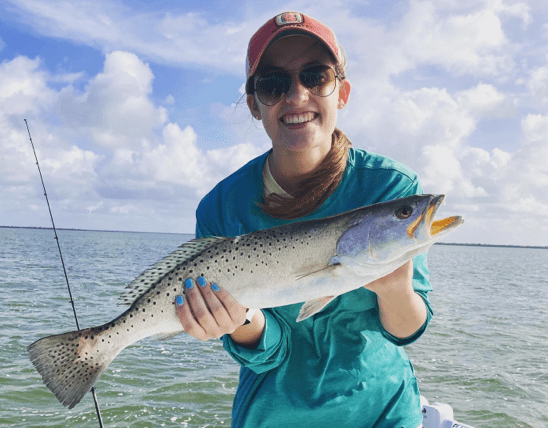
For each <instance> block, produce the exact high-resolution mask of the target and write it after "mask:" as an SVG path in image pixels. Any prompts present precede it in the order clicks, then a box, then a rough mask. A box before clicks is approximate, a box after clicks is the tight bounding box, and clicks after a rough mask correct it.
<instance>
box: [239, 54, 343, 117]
mask: <svg viewBox="0 0 548 428" xmlns="http://www.w3.org/2000/svg"><path fill="white" fill-rule="evenodd" d="M313 67H325V68H328V69H330V70H331V71H332V72H333V76H334V79H333V82H336V81H337V79H339V80H342V79H341V75H340V74H337V73H336V71H335V70H334V69H333V67H331V66H330V65H327V64H313V65H310V66H308V67H306V68H304V69H302V70H301V69H299V70H285V69H283V68H280V69H279V70H273V71H271V72H268V73H266V74H269V73H276V72H283V73H286V74H287V75H288V76H289V77H290V79H291V80H290V86H289V88H288V91H289V89H291V85H293V74H295V72H297V71H298V73H297V76H298V79H299V81H300V82H301V84H302V85H303V86H304V87H305V88H306V89H307V91H308V92H309V93H310V94H312V95H314V96H317V97H322V98H325V97H328V96H330V95H331V94H333V92H335V88H336V87H337V84H336V83H335V84H334V85H333V90H332V91H331V92H330V93H329V94H326V95H321V94H315V93H314V92H312V89H314V88H318V87H320V86H321V85H318V86H312V87H311V88H309V87H307V86H306V85H305V84H304V83H303V81H302V79H301V73H302V72H304V71H306V70H308V69H310V68H313ZM262 77H263V76H260V77H259V78H258V79H257V82H259V80H260V79H261V78H262ZM257 82H255V81H254V79H250V82H249V83H251V85H250V89H251V90H250V91H248V93H250V94H254V93H256V94H257V98H258V99H259V101H260V102H261V104H263V105H265V106H269V107H272V106H275V105H276V104H278V103H279V102H280V101H282V100H283V99H284V98H285V96H286V94H287V92H285V91H284V92H282V94H281V95H280V99H279V100H278V101H276V102H275V103H273V104H267V103H265V102H264V101H263V100H262V99H261V96H260V95H259V92H257ZM329 83H331V82H329Z"/></svg>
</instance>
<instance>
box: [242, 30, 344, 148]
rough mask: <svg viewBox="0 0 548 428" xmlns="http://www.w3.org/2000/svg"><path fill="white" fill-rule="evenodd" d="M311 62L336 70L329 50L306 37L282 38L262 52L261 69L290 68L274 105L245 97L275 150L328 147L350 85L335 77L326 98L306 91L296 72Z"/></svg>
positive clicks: (254, 96) (311, 63) (249, 96)
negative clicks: (285, 90) (288, 78)
mask: <svg viewBox="0 0 548 428" xmlns="http://www.w3.org/2000/svg"><path fill="white" fill-rule="evenodd" d="M314 64H325V65H329V66H331V67H332V68H333V69H335V64H334V63H333V60H332V57H331V55H330V54H329V53H328V51H327V50H326V49H325V48H324V47H323V46H322V45H321V44H320V43H318V42H317V41H316V40H315V39H312V38H310V37H306V36H291V37H287V38H284V39H281V40H279V41H277V42H276V43H274V44H273V45H272V46H270V47H269V48H268V49H267V50H266V51H265V53H264V54H263V57H262V59H261V65H260V68H259V69H260V70H264V69H265V68H266V69H268V67H276V68H282V69H284V70H286V71H289V72H290V74H291V78H292V79H291V87H290V88H289V92H288V93H287V94H286V95H285V97H284V98H283V99H282V100H281V101H280V102H278V103H277V104H275V105H273V106H267V105H264V104H262V103H261V102H260V101H259V99H258V98H257V95H256V94H254V95H248V98H247V103H248V105H249V108H250V110H251V112H252V114H253V115H254V116H255V117H256V118H258V119H261V120H262V122H263V126H264V128H265V131H266V133H267V134H268V136H269V137H270V139H271V140H272V145H273V147H274V150H275V151H276V150H277V151H284V152H302V151H307V150H312V149H319V150H321V151H322V152H324V154H326V153H327V152H328V151H329V150H330V149H331V135H332V133H333V131H334V129H335V125H336V122H337V109H338V108H342V107H344V105H345V104H346V102H347V100H348V94H349V92H350V84H349V83H348V81H343V82H342V84H341V82H340V81H339V80H338V79H337V81H336V84H337V86H336V88H335V90H334V91H333V93H332V94H331V95H329V96H327V97H320V96H317V95H313V94H311V93H309V92H308V90H307V89H306V88H305V87H304V86H303V85H302V83H301V82H300V80H299V78H298V72H299V71H301V70H302V69H304V68H306V66H309V65H314ZM257 74H258V73H257ZM258 77H259V76H256V77H255V79H257V78H258Z"/></svg>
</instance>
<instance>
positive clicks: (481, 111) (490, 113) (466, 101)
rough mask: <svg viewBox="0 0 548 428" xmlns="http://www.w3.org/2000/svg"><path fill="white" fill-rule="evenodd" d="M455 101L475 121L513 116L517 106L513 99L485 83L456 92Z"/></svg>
mask: <svg viewBox="0 0 548 428" xmlns="http://www.w3.org/2000/svg"><path fill="white" fill-rule="evenodd" d="M456 100H457V102H458V103H459V104H460V105H461V106H462V107H463V108H465V109H466V110H468V111H469V112H470V114H471V115H473V116H474V117H475V118H476V119H483V118H485V117H489V118H500V117H511V116H514V115H515V114H516V107H517V104H518V102H517V100H516V99H514V98H513V97H508V96H507V95H505V94H504V93H502V92H500V91H498V90H497V88H495V87H494V86H493V85H490V84H485V83H480V84H478V85H477V86H476V87H474V88H471V89H467V90H465V91H461V92H458V93H457V94H456Z"/></svg>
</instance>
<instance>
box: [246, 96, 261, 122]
mask: <svg viewBox="0 0 548 428" xmlns="http://www.w3.org/2000/svg"><path fill="white" fill-rule="evenodd" d="M246 101H247V106H248V107H249V111H250V112H251V115H252V116H253V117H254V118H255V119H257V120H261V111H260V110H259V106H258V105H257V100H256V99H255V96H254V95H252V94H248V95H247V99H246Z"/></svg>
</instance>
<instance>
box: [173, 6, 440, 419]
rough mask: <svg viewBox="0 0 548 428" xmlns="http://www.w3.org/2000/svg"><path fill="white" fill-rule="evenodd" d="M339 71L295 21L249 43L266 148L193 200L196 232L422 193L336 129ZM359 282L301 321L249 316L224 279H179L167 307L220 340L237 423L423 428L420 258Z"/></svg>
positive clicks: (333, 47) (283, 310)
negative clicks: (414, 362) (234, 383)
mask: <svg viewBox="0 0 548 428" xmlns="http://www.w3.org/2000/svg"><path fill="white" fill-rule="evenodd" d="M345 67H346V58H345V54H344V51H343V50H342V48H341V47H340V46H339V44H338V42H337V39H336V37H335V34H334V33H333V31H331V29H330V28H328V27H327V26H325V25H324V24H322V23H321V22H319V21H317V20H315V19H313V18H311V17H309V16H306V15H303V14H301V13H297V12H286V13H282V14H280V15H277V16H276V17H274V18H273V19H271V20H269V21H267V23H266V24H264V25H263V26H262V27H261V28H260V29H259V30H258V31H257V32H256V33H255V34H254V35H253V37H252V38H251V40H250V42H249V46H248V54H247V62H246V70H247V82H246V93H247V105H248V107H249V110H250V112H251V114H252V115H253V117H254V118H255V119H257V120H261V121H262V124H263V126H264V129H265V131H266V134H267V135H268V137H269V138H270V140H271V142H272V149H271V150H269V151H268V152H266V153H265V154H263V155H261V156H259V157H257V158H256V159H254V160H252V161H251V162H249V163H248V164H247V165H245V166H244V167H243V168H241V169H240V170H238V171H237V172H235V173H234V174H232V175H231V176H229V177H227V178H226V179H224V180H223V181H221V182H220V183H219V184H218V185H217V186H216V187H215V188H214V189H213V190H212V191H211V192H210V193H209V194H208V195H207V196H206V197H205V198H204V199H203V200H202V202H201V203H200V205H199V207H198V210H197V226H196V236H197V237H198V238H201V237H207V236H238V235H243V234H245V233H248V232H253V231H256V230H262V229H266V228H270V227H274V226H278V225H282V224H287V223H290V222H292V221H294V220H296V219H299V220H308V219H314V218H323V217H328V216H332V215H336V214H339V213H342V212H344V211H348V210H350V209H353V208H357V207H361V206H364V205H369V204H372V203H376V202H381V201H388V200H391V199H396V198H401V197H404V196H408V195H414V194H418V193H422V188H421V186H420V184H419V182H418V179H417V176H416V174H415V173H414V172H412V171H411V170H409V169H408V168H407V167H405V166H404V165H402V164H400V163H397V162H395V161H393V160H391V159H388V158H385V157H382V156H379V155H376V154H373V153H369V152H366V151H364V150H359V149H354V148H351V144H350V142H349V140H348V138H347V137H346V136H345V134H344V133H343V132H342V131H341V130H340V129H338V128H337V127H336V125H337V115H338V111H339V110H341V109H343V108H344V107H345V106H346V105H347V103H348V100H349V96H350V88H351V87H350V83H349V81H348V80H347V79H346V73H345ZM407 214H409V213H408V212H407V211H406V212H402V213H399V215H401V216H404V217H405V215H407ZM364 244H365V245H367V243H364ZM265 251H266V250H265ZM334 256H335V254H334ZM341 263H343V262H341ZM282 269H283V267H282ZM363 282H364V288H365V289H364V288H362V287H360V288H359V289H358V290H355V291H353V292H350V293H347V294H345V295H344V296H339V297H334V296H325V297H324V299H320V300H322V301H325V303H326V305H327V303H329V302H330V303H329V304H328V305H327V306H326V308H325V309H323V310H322V311H321V312H318V313H316V314H315V315H314V316H313V317H310V318H308V319H306V320H304V321H301V322H298V323H297V322H296V321H295V320H296V319H297V315H298V312H299V308H300V305H289V306H283V307H276V308H270V309H263V310H259V311H249V312H248V308H245V307H242V306H241V305H240V304H239V303H238V302H237V301H236V300H234V299H233V298H232V296H230V294H229V293H228V292H227V291H226V290H225V289H223V284H221V283H219V284H211V283H209V282H208V281H207V278H204V277H199V278H188V279H187V280H186V281H185V286H186V290H185V297H184V299H183V298H182V297H177V298H176V300H175V302H176V304H177V313H178V316H179V318H180V320H181V323H182V325H183V327H184V329H185V331H187V332H188V333H190V334H191V335H193V336H195V337H197V338H199V339H201V340H207V339H210V338H213V337H222V338H223V344H224V347H225V349H226V350H227V351H228V353H229V354H230V355H231V356H232V357H233V358H234V359H235V360H236V361H237V362H238V363H240V364H241V366H242V368H241V371H240V383H239V387H238V390H237V392H236V397H235V400H234V407H233V412H232V416H233V419H232V426H234V427H254V428H256V427H267V426H312V425H313V426H327V425H331V424H335V423H336V424H337V425H338V426H340V427H353V428H355V427H375V428H394V427H396V426H397V427H406V428H416V427H418V426H420V424H421V421H422V416H421V411H420V401H419V391H418V385H417V380H416V379H415V376H414V373H413V369H412V367H411V364H410V362H409V359H408V358H407V356H406V354H405V352H404V351H403V348H402V345H406V344H408V343H411V342H413V341H414V340H416V339H417V338H419V337H420V336H421V335H422V333H423V332H424V331H425V329H426V327H427V325H428V323H429V321H430V318H431V315H432V312H431V310H430V305H429V301H428V298H427V293H428V291H430V290H431V287H430V283H429V281H428V268H427V266H426V258H425V257H424V255H421V256H417V257H415V259H413V261H409V262H407V263H405V264H404V265H403V266H401V267H399V268H397V269H396V270H394V271H393V272H392V273H390V274H388V275H386V276H384V277H382V278H380V279H378V280H375V281H372V282H370V283H369V284H367V280H365V279H364V281H363ZM195 284H198V286H196V285H195ZM333 294H334V295H335V296H336V294H337V293H336V292H335V291H334V292H333ZM246 313H247V317H246ZM246 318H247V321H246ZM244 321H246V322H245V323H244Z"/></svg>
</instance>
